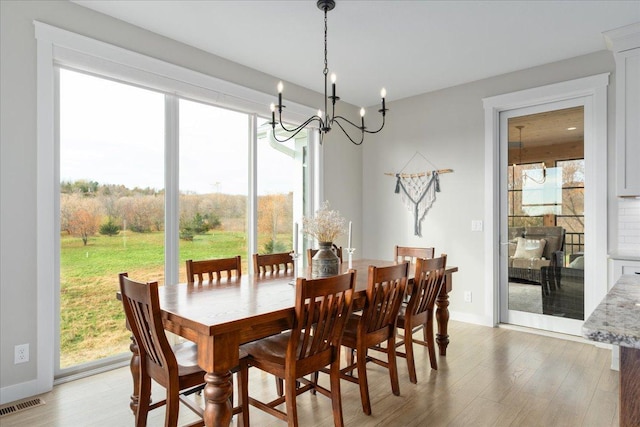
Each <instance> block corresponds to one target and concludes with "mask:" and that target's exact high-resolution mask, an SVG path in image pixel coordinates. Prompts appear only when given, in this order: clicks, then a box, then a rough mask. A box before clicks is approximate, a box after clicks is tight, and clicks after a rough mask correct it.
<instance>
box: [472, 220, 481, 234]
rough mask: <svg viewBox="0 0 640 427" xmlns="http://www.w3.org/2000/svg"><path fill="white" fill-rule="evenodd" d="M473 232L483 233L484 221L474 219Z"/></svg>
mask: <svg viewBox="0 0 640 427" xmlns="http://www.w3.org/2000/svg"><path fill="white" fill-rule="evenodd" d="M471 231H482V220H480V219H474V220H472V221H471Z"/></svg>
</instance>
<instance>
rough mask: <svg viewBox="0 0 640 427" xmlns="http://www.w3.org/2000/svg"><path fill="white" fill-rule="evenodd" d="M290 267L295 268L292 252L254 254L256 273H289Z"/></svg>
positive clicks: (254, 270)
mask: <svg viewBox="0 0 640 427" xmlns="http://www.w3.org/2000/svg"><path fill="white" fill-rule="evenodd" d="M289 267H291V270H293V258H292V257H291V253H290V252H280V253H275V254H265V255H260V254H253V272H254V274H263V275H264V274H269V273H270V274H275V273H281V272H282V273H285V274H286V273H288V272H289Z"/></svg>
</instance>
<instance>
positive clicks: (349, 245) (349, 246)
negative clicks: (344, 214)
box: [347, 221, 351, 249]
mask: <svg viewBox="0 0 640 427" xmlns="http://www.w3.org/2000/svg"><path fill="white" fill-rule="evenodd" d="M347 247H348V248H349V249H351V221H349V244H348V245H347Z"/></svg>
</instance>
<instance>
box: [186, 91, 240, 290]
mask: <svg viewBox="0 0 640 427" xmlns="http://www.w3.org/2000/svg"><path fill="white" fill-rule="evenodd" d="M179 111H180V114H179V117H180V118H179V129H180V130H179V138H180V177H179V182H180V184H179V188H180V200H179V206H180V221H179V238H180V266H179V281H180V282H185V281H186V280H187V277H186V266H185V261H186V260H188V259H193V260H200V259H209V258H228V257H233V256H237V255H241V256H242V269H243V271H244V272H247V273H248V262H247V261H248V259H247V254H248V249H247V248H248V240H247V239H248V235H247V206H248V205H247V200H248V188H249V187H248V176H249V173H248V167H249V166H248V161H247V159H248V158H249V155H248V146H249V117H248V115H247V114H244V113H238V112H235V111H232V110H227V109H224V108H219V107H214V106H211V105H207V104H202V103H199V102H194V101H189V100H185V99H181V100H180V101H179Z"/></svg>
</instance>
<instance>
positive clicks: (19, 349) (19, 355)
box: [13, 344, 29, 365]
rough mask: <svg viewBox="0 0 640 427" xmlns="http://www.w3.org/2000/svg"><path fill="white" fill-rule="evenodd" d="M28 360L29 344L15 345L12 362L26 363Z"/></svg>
mask: <svg viewBox="0 0 640 427" xmlns="http://www.w3.org/2000/svg"><path fill="white" fill-rule="evenodd" d="M28 361H29V344H20V345H17V346H15V348H14V355H13V363H14V364H15V365H17V364H18V363H26V362H28Z"/></svg>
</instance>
